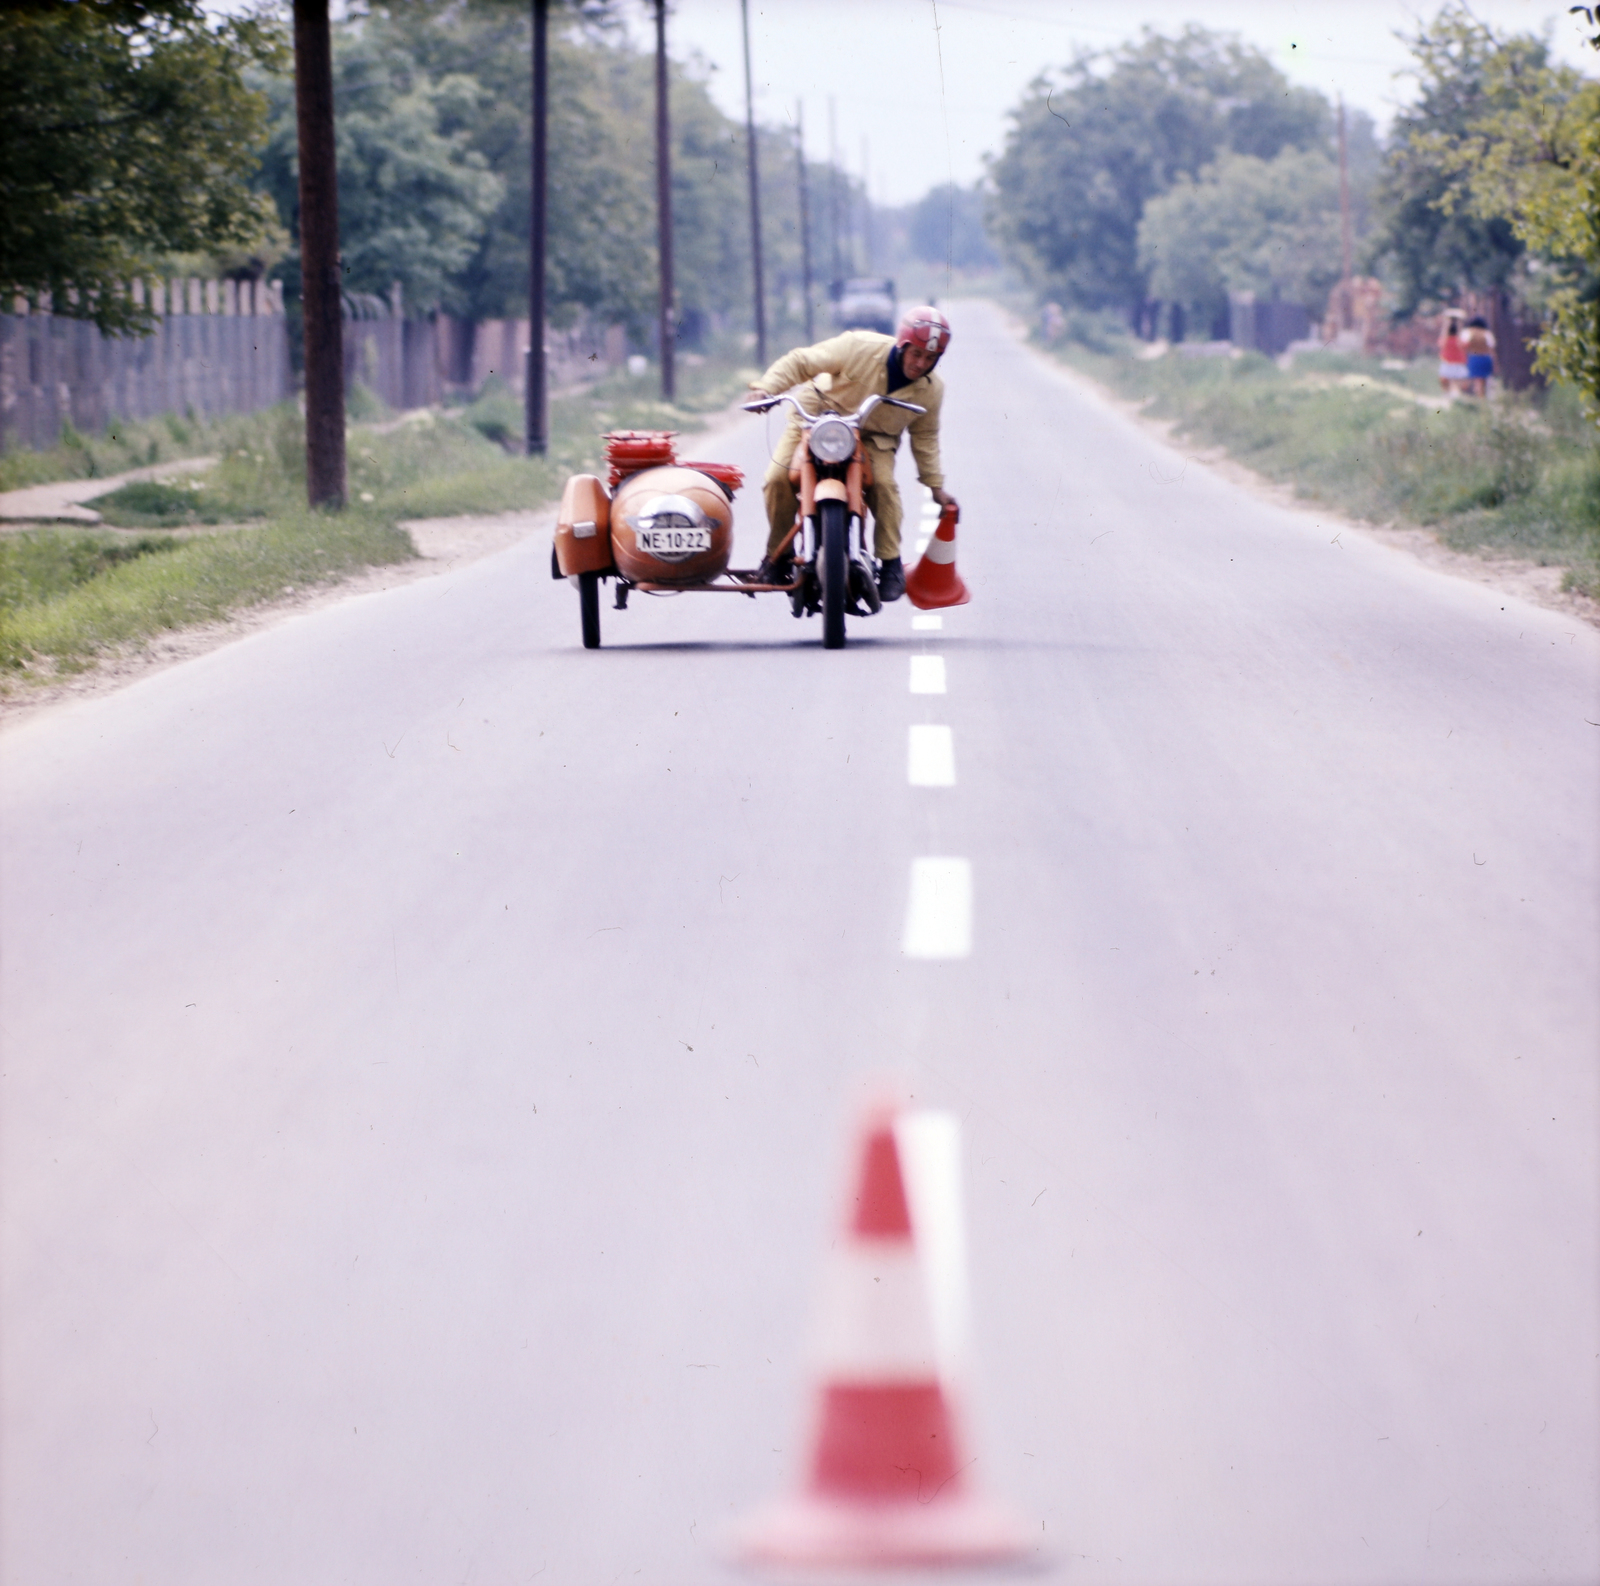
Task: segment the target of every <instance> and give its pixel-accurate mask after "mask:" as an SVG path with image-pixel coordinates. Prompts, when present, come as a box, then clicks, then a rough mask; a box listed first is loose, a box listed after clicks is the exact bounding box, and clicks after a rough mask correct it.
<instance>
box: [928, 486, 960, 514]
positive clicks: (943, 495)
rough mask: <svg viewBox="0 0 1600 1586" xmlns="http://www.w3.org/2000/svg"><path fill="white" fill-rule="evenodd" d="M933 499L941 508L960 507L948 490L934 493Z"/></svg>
mask: <svg viewBox="0 0 1600 1586" xmlns="http://www.w3.org/2000/svg"><path fill="white" fill-rule="evenodd" d="M933 499H934V500H935V501H937V502H938V503H939V505H940V506H941V507H958V504H957V502H956V498H955V497H954V496H953V495H951V494H950V492H949V491H948V490H935V491H934V492H933ZM958 510H959V507H958Z"/></svg>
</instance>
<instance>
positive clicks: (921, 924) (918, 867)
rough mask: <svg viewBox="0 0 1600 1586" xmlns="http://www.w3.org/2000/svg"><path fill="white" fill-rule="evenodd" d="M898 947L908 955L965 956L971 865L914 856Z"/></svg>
mask: <svg viewBox="0 0 1600 1586" xmlns="http://www.w3.org/2000/svg"><path fill="white" fill-rule="evenodd" d="M900 950H901V952H903V953H904V954H905V955H906V957H907V958H965V957H966V956H967V955H968V954H969V953H970V952H971V951H972V866H971V864H969V863H968V862H967V861H966V860H965V859H913V860H912V861H911V896H910V898H909V900H908V901H907V903H906V929H905V935H904V937H903V938H902V939H901V943H900Z"/></svg>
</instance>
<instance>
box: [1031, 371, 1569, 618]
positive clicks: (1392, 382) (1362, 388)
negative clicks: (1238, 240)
mask: <svg viewBox="0 0 1600 1586" xmlns="http://www.w3.org/2000/svg"><path fill="white" fill-rule="evenodd" d="M1052 350H1053V351H1054V352H1055V354H1056V356H1058V357H1060V358H1061V359H1062V361H1063V362H1065V363H1067V364H1069V365H1070V366H1071V367H1073V368H1076V369H1078V370H1080V371H1081V372H1082V373H1084V374H1087V375H1089V376H1091V377H1092V378H1094V379H1095V380H1097V381H1099V382H1100V383H1101V384H1102V385H1105V386H1109V387H1110V388H1111V390H1113V391H1114V392H1116V393H1117V394H1118V395H1120V396H1123V397H1127V398H1131V399H1134V400H1136V401H1139V402H1141V403H1142V404H1143V405H1144V410H1145V411H1146V412H1147V413H1149V414H1150V415H1151V416H1153V417H1156V418H1163V419H1170V420H1172V421H1174V423H1175V427H1176V430H1177V433H1178V434H1180V435H1182V436H1184V437H1186V438H1189V439H1193V440H1196V441H1199V442H1201V443H1203V444H1206V445H1210V446H1218V447H1221V448H1223V449H1224V450H1225V451H1227V452H1228V453H1229V454H1230V455H1231V456H1233V457H1235V458H1236V459H1238V461H1240V462H1242V463H1245V464H1247V465H1248V466H1249V467H1251V468H1253V469H1255V470H1256V471H1257V472H1258V473H1261V474H1264V475H1265V476H1266V477H1267V478H1269V479H1273V480H1276V481H1278V482H1279V483H1282V484H1288V485H1292V486H1293V487H1294V489H1295V491H1296V493H1297V494H1298V495H1301V496H1304V497H1306V498H1307V499H1309V500H1313V501H1318V502H1321V503H1323V504H1324V505H1327V506H1330V507H1334V508H1337V509H1339V510H1340V511H1343V512H1348V513H1350V514H1352V515H1354V516H1357V517H1361V518H1365V519H1367V520H1369V521H1372V522H1379V523H1385V524H1388V523H1395V522H1399V523H1402V524H1408V525H1417V526H1420V527H1423V528H1427V529H1430V530H1432V531H1433V532H1434V533H1435V534H1436V535H1437V536H1438V538H1439V539H1440V540H1441V541H1442V542H1443V543H1444V544H1446V545H1448V546H1450V547H1451V548H1452V549H1453V550H1458V551H1466V552H1471V553H1474V554H1477V555H1480V556H1487V557H1517V558H1520V559H1524V560H1527V561H1530V562H1535V563H1538V564H1540V565H1541V566H1553V567H1561V568H1563V569H1564V570H1565V571H1564V575H1563V580H1562V587H1563V588H1564V589H1568V590H1574V591H1576V592H1577V593H1579V594H1583V595H1587V596H1589V597H1591V598H1600V444H1597V439H1596V434H1595V430H1594V427H1593V425H1592V424H1588V423H1586V422H1585V420H1584V418H1583V416H1582V413H1581V412H1580V410H1579V407H1578V402H1577V398H1576V394H1575V393H1573V392H1571V391H1569V390H1566V389H1563V388H1559V387H1558V388H1556V389H1553V390H1551V391H1548V392H1545V393H1542V394H1541V395H1540V396H1539V397H1537V398H1533V397H1522V396H1513V395H1511V394H1499V395H1497V397H1496V399H1495V400H1494V401H1493V402H1491V403H1489V404H1488V405H1485V404H1483V403H1477V402H1468V401H1459V400H1458V401H1456V402H1454V403H1447V402H1445V401H1443V400H1442V399H1441V400H1439V401H1429V400H1427V398H1428V397H1429V396H1430V395H1431V396H1434V397H1438V396H1439V389H1438V383H1437V381H1436V380H1435V379H1434V374H1433V370H1432V367H1431V365H1430V363H1429V362H1427V361H1425V360H1417V361H1416V362H1414V363H1411V364H1409V365H1406V366H1404V367H1402V368H1392V367H1389V368H1386V367H1385V366H1384V365H1383V364H1382V363H1380V361H1379V360H1377V359H1375V358H1362V357H1356V356H1351V355H1342V354H1332V353H1310V354H1303V355H1300V356H1298V357H1297V358H1296V359H1295V361H1294V366H1293V368H1292V369H1287V370H1285V369H1282V368H1280V367H1279V366H1278V365H1277V364H1275V363H1274V362H1272V361H1271V360H1270V359H1267V358H1263V357H1261V356H1259V355H1257V354H1247V355H1245V356H1243V357H1240V358H1199V357H1183V356H1179V355H1177V354H1175V353H1168V354H1167V355H1166V356H1164V357H1158V358H1149V359H1145V358H1138V357H1135V356H1134V355H1133V351H1132V344H1126V345H1125V346H1124V347H1117V346H1115V345H1113V344H1110V343H1108V342H1107V341H1105V340H1102V341H1101V342H1100V345H1099V346H1098V347H1097V348H1093V349H1091V348H1090V347H1088V346H1085V345H1083V343H1082V342H1068V343H1065V344H1063V345H1059V346H1057V347H1056V348H1054V349H1052Z"/></svg>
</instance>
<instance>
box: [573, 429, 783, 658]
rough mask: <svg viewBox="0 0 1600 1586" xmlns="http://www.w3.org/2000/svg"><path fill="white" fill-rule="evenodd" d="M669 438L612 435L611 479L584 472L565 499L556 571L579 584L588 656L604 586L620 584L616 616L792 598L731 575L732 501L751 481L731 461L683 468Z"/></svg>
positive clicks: (664, 433) (662, 433) (750, 576)
mask: <svg viewBox="0 0 1600 1586" xmlns="http://www.w3.org/2000/svg"><path fill="white" fill-rule="evenodd" d="M675 438H676V437H675V433H674V432H673V431H669V430H618V431H613V432H612V433H611V434H609V435H607V436H606V438H605V439H606V462H607V464H608V478H607V479H606V480H605V481H602V480H600V479H599V478H598V477H597V476H596V475H594V474H575V475H573V477H572V478H570V479H569V480H568V481H567V484H566V488H565V489H564V490H563V491H562V493H561V509H560V511H559V513H558V514H557V517H556V535H555V547H554V549H553V551H552V552H551V563H550V573H551V576H552V577H553V578H566V579H569V580H570V581H571V582H572V583H573V584H575V585H576V586H577V590H578V609H579V613H580V618H581V622H582V628H583V645H584V648H585V649H586V650H594V649H598V648H599V645H600V585H601V583H602V582H603V581H606V580H614V581H615V584H616V597H615V609H616V610H618V611H625V610H626V609H627V605H628V596H629V595H630V594H631V593H632V592H633V591H634V590H635V589H638V590H642V591H643V592H644V593H646V594H681V593H690V592H695V593H707V594H733V595H750V596H752V597H753V596H755V595H757V594H761V593H765V592H768V591H772V592H778V591H782V592H785V593H787V592H789V591H790V590H791V589H792V588H793V586H792V585H787V584H763V583H758V582H757V581H756V578H757V575H756V573H755V572H754V571H750V570H734V571H730V570H729V568H728V560H729V558H730V556H731V555H732V553H733V498H734V495H735V493H736V492H737V491H738V489H739V487H740V486H741V485H742V484H743V483H744V475H743V473H742V472H741V471H740V470H739V469H737V468H735V467H733V466H731V465H730V464H728V463H706V462H679V461H678V458H677V452H676V448H675V446H674V445H673V442H674V440H675Z"/></svg>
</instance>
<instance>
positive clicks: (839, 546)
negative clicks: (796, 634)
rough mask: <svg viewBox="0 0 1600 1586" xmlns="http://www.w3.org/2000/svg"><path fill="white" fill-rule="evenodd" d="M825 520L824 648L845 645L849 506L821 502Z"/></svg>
mask: <svg viewBox="0 0 1600 1586" xmlns="http://www.w3.org/2000/svg"><path fill="white" fill-rule="evenodd" d="M817 514H818V516H819V517H820V518H821V519H822V557H821V561H822V568H821V572H822V647H823V649H825V650H842V649H843V648H844V606H845V601H846V600H848V599H849V576H850V575H849V565H848V564H849V560H850V555H849V552H850V544H849V540H850V525H849V521H848V514H849V508H848V507H847V506H846V505H845V503H844V502H842V501H819V502H818V503H817Z"/></svg>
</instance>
